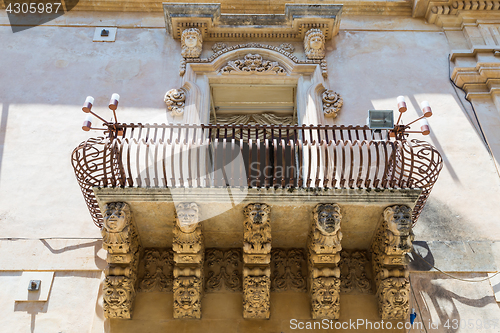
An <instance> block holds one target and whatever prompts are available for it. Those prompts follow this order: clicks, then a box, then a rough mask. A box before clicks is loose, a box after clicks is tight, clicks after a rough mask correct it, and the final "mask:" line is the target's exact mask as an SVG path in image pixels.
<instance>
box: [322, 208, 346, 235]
mask: <svg viewBox="0 0 500 333" xmlns="http://www.w3.org/2000/svg"><path fill="white" fill-rule="evenodd" d="M316 211H317V217H316V225H317V226H318V229H319V230H320V231H321V232H323V233H326V234H330V235H331V234H334V233H336V232H338V231H339V229H340V220H341V219H342V215H341V214H340V207H338V206H337V205H320V206H318V207H317V208H316Z"/></svg>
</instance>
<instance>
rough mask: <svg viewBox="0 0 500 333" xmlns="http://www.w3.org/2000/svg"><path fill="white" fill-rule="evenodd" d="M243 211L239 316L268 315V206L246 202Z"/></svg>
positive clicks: (269, 273) (269, 251) (260, 316)
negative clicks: (241, 298)
mask: <svg viewBox="0 0 500 333" xmlns="http://www.w3.org/2000/svg"><path fill="white" fill-rule="evenodd" d="M243 213H244V215H245V225H244V235H243V237H244V242H243V264H244V268H243V318H246V319H269V316H270V314H271V309H270V289H271V267H270V262H271V224H270V223H269V218H270V217H269V215H270V213H271V209H270V207H269V206H268V205H266V204H249V205H247V206H246V207H245V209H244V211H243Z"/></svg>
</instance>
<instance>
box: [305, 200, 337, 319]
mask: <svg viewBox="0 0 500 333" xmlns="http://www.w3.org/2000/svg"><path fill="white" fill-rule="evenodd" d="M341 220H342V215H341V213H340V206H339V205H337V204H318V205H316V207H314V210H313V219H312V227H311V233H310V234H309V238H308V244H307V246H308V254H309V286H310V298H311V316H312V318H313V319H338V318H339V314H340V302H339V294H340V268H339V267H338V265H337V264H338V262H339V261H340V251H341V250H342V245H341V243H340V241H341V240H342V232H341V231H340V223H341Z"/></svg>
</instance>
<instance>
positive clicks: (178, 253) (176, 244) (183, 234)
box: [172, 202, 205, 319]
mask: <svg viewBox="0 0 500 333" xmlns="http://www.w3.org/2000/svg"><path fill="white" fill-rule="evenodd" d="M175 208H176V220H175V224H174V231H173V233H174V238H173V243H172V250H173V251H174V284H173V292H174V318H175V319H181V318H183V319H186V318H188V319H201V298H202V296H203V260H204V254H205V243H204V238H203V234H202V228H201V227H202V226H201V223H200V222H199V208H198V205H197V204H196V203H194V202H183V203H179V204H177V205H176V207H175Z"/></svg>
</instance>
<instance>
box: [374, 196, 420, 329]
mask: <svg viewBox="0 0 500 333" xmlns="http://www.w3.org/2000/svg"><path fill="white" fill-rule="evenodd" d="M411 213H412V209H411V208H410V207H408V206H405V205H395V206H390V207H387V208H386V209H385V210H384V215H383V217H384V220H383V222H382V225H381V227H380V228H379V229H378V232H377V234H376V236H375V238H374V240H373V242H372V246H371V249H372V261H373V269H374V273H375V274H374V275H375V284H376V288H377V298H378V302H379V313H380V317H381V318H382V319H384V320H404V319H406V318H408V314H409V309H410V280H409V271H408V263H409V261H408V256H407V253H409V252H411V250H412V242H413V239H414V236H413V232H412V230H411V228H412V219H411Z"/></svg>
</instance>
